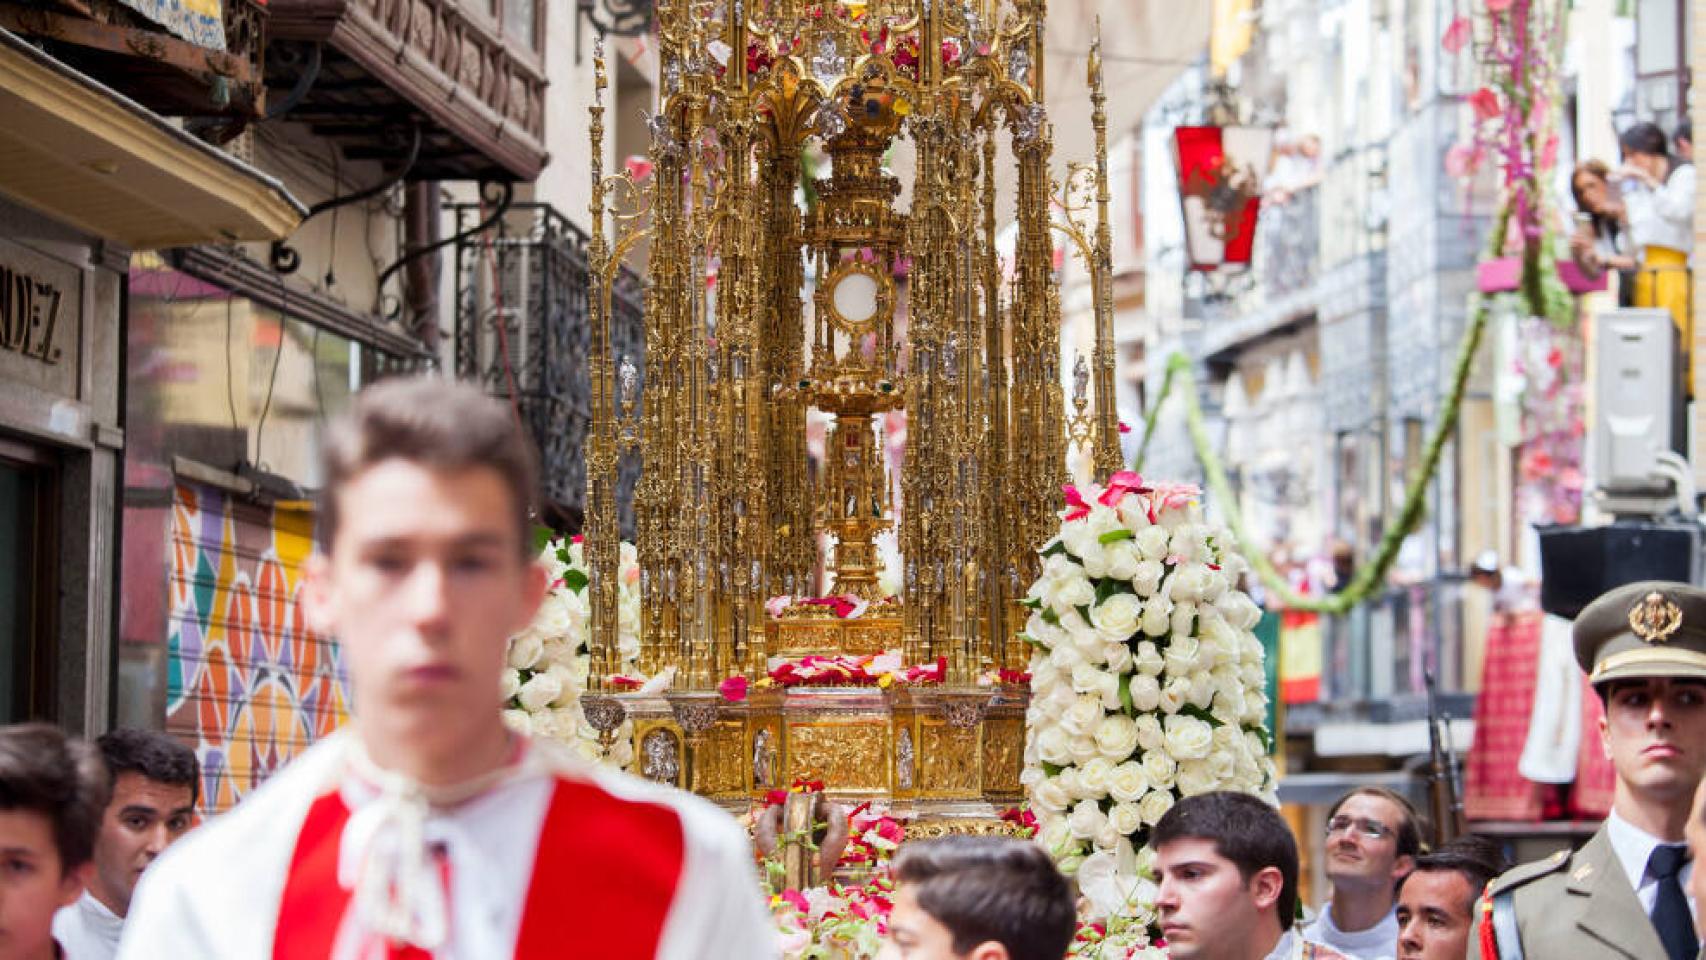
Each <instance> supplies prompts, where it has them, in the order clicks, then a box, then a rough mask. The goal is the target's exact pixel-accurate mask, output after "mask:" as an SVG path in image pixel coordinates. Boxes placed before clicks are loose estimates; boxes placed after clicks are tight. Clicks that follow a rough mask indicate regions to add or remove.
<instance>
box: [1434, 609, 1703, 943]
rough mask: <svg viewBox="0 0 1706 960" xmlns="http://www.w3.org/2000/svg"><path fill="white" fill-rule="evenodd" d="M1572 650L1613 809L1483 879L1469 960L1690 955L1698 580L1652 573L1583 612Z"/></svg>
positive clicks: (1698, 717)
mask: <svg viewBox="0 0 1706 960" xmlns="http://www.w3.org/2000/svg"><path fill="white" fill-rule="evenodd" d="M1574 640H1575V648H1576V660H1577V662H1578V663H1580V664H1581V666H1582V669H1583V670H1585V671H1586V672H1587V674H1588V679H1589V680H1590V681H1591V682H1592V683H1593V686H1594V689H1595V691H1596V692H1597V693H1598V694H1599V696H1600V699H1601V700H1602V701H1603V702H1604V703H1605V717H1604V718H1603V719H1602V720H1601V721H1600V730H1599V732H1600V738H1601V740H1602V741H1603V742H1604V744H1605V750H1606V753H1607V754H1608V755H1609V756H1610V757H1611V762H1612V765H1613V767H1615V768H1616V771H1617V786H1616V792H1615V794H1614V799H1613V802H1612V810H1611V815H1610V816H1609V817H1607V818H1606V821H1605V824H1604V825H1603V826H1601V827H1600V829H1599V831H1598V832H1597V833H1595V834H1594V835H1593V838H1592V839H1591V840H1589V841H1588V842H1587V844H1586V845H1585V846H1583V847H1582V848H1581V849H1580V850H1577V851H1576V852H1575V853H1573V854H1569V853H1564V852H1559V853H1557V854H1554V855H1553V856H1552V857H1550V858H1548V859H1546V860H1542V861H1540V862H1538V863H1530V864H1526V865H1524V866H1521V867H1517V868H1516V869H1515V870H1512V871H1510V872H1509V873H1506V874H1505V875H1504V876H1502V877H1500V878H1498V879H1497V880H1495V881H1493V882H1492V883H1490V884H1488V886H1487V891H1486V893H1485V895H1484V896H1483V897H1482V899H1481V902H1480V903H1479V904H1477V906H1476V910H1477V914H1478V916H1477V927H1478V929H1477V934H1478V935H1477V936H1476V937H1474V938H1472V939H1471V940H1470V945H1469V951H1468V955H1469V957H1470V958H1471V960H1480V958H1483V957H1485V958H1487V960H1492V958H1494V957H1498V958H1503V960H1513V958H1523V957H1527V958H1534V960H1541V958H1547V960H1549V958H1553V957H1568V958H1570V960H1611V958H1617V960H1695V958H1696V957H1697V956H1698V955H1699V953H1700V944H1699V941H1698V940H1697V938H1696V934H1695V932H1694V924H1693V919H1692V917H1693V911H1692V909H1691V906H1692V905H1691V904H1690V902H1689V899H1688V895H1687V893H1686V892H1685V891H1686V890H1687V889H1688V885H1689V881H1690V878H1691V874H1692V869H1693V866H1692V864H1690V863H1689V862H1688V848H1687V846H1686V845H1685V844H1684V842H1683V831H1684V827H1685V826H1686V825H1687V822H1688V818H1689V816H1690V814H1691V812H1692V811H1691V807H1692V805H1693V804H1692V800H1693V797H1694V789H1695V786H1696V785H1697V784H1698V783H1699V782H1700V778H1701V775H1702V773H1706V591H1703V590H1700V589H1698V588H1695V587H1691V586H1688V585H1686V584H1681V583H1667V582H1661V581H1648V582H1644V583H1633V584H1629V585H1627V586H1623V587H1619V588H1617V589H1615V590H1612V591H1610V592H1608V593H1606V594H1605V595H1603V596H1601V597H1600V598H1599V599H1597V600H1595V601H1594V602H1593V603H1591V604H1589V605H1588V607H1587V608H1586V609H1585V610H1583V611H1582V613H1581V615H1580V616H1579V617H1577V618H1576V623H1575V629H1574Z"/></svg>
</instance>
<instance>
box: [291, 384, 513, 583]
mask: <svg viewBox="0 0 1706 960" xmlns="http://www.w3.org/2000/svg"><path fill="white" fill-rule="evenodd" d="M323 459H324V467H325V487H324V488H323V489H322V490H321V492H320V524H321V527H320V531H321V533H320V539H321V543H322V544H324V545H325V546H326V547H327V548H328V549H330V547H331V544H332V538H333V537H335V536H336V535H337V532H338V520H339V507H338V492H339V491H340V490H341V489H342V488H343V486H344V485H345V484H346V483H348V482H349V481H350V480H351V479H352V478H354V477H355V476H356V475H358V474H360V473H361V472H362V471H363V470H366V469H367V468H369V467H372V466H374V465H376V464H379V463H381V462H383V461H385V460H391V459H400V460H407V461H409V462H411V463H417V464H420V465H421V466H424V467H430V468H433V469H438V470H463V469H468V468H472V467H487V468H490V469H492V470H495V471H497V473H498V475H499V476H501V477H502V478H503V482H504V485H505V486H506V487H508V488H509V492H510V496H511V498H512V499H513V500H514V501H515V503H514V511H515V512H514V521H515V529H516V533H517V542H518V545H519V547H520V549H521V550H522V551H523V553H527V554H531V552H532V550H533V536H532V523H533V520H532V515H533V505H534V500H535V497H536V495H537V490H538V487H539V468H538V461H537V458H536V457H535V455H534V452H533V442H532V441H531V440H530V439H529V438H528V437H527V435H526V434H525V433H523V432H522V429H521V424H520V422H519V421H518V420H517V419H516V414H515V411H514V410H512V409H511V408H510V407H508V406H505V405H504V404H503V403H502V402H500V401H498V400H495V399H493V398H491V397H488V396H486V395H485V394H484V393H482V392H480V390H479V389H477V388H476V387H474V386H472V385H470V384H466V383H460V382H457V381H454V380H446V379H443V378H439V377H404V378H398V379H394V380H386V381H383V382H381V383H378V384H376V385H374V386H371V387H368V388H367V389H365V390H363V391H362V392H361V394H360V395H359V396H358V397H356V401H355V405H354V406H353V407H351V408H350V410H349V412H347V413H345V414H344V415H343V416H341V417H339V418H338V419H337V420H336V421H335V422H333V424H332V426H331V428H330V429H329V430H327V432H326V447H325V453H324V458H323Z"/></svg>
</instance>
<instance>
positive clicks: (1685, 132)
mask: <svg viewBox="0 0 1706 960" xmlns="http://www.w3.org/2000/svg"><path fill="white" fill-rule="evenodd" d="M1670 140H1671V142H1672V143H1676V142H1677V141H1679V140H1687V141H1688V142H1689V143H1693V142H1694V121H1693V120H1690V119H1689V118H1687V117H1683V118H1682V121H1681V122H1680V123H1678V124H1677V125H1676V129H1675V130H1673V131H1671V135H1670Z"/></svg>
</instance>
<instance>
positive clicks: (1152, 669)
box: [1132, 640, 1167, 677]
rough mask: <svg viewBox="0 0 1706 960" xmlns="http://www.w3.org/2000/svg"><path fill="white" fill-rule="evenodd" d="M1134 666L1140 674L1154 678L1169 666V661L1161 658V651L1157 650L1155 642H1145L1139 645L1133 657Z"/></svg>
mask: <svg viewBox="0 0 1706 960" xmlns="http://www.w3.org/2000/svg"><path fill="white" fill-rule="evenodd" d="M1132 666H1133V667H1135V668H1136V669H1137V672H1138V673H1141V674H1145V675H1147V676H1151V677H1153V676H1155V675H1156V674H1158V673H1160V672H1161V670H1162V668H1163V667H1165V666H1167V661H1166V659H1165V658H1164V657H1162V656H1161V651H1160V650H1158V649H1156V646H1155V643H1154V641H1152V640H1145V641H1143V642H1142V643H1139V644H1138V645H1137V653H1136V655H1134V656H1133V657H1132Z"/></svg>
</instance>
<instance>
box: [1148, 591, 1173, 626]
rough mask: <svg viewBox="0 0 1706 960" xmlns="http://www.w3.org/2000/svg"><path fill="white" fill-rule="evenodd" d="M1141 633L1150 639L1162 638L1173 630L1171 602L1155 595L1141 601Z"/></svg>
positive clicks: (1159, 595)
mask: <svg viewBox="0 0 1706 960" xmlns="http://www.w3.org/2000/svg"><path fill="white" fill-rule="evenodd" d="M1142 626H1143V632H1144V633H1147V634H1149V635H1150V636H1152V637H1164V636H1166V635H1167V633H1168V631H1170V630H1172V629H1173V601H1172V600H1169V599H1168V598H1167V597H1165V596H1163V595H1161V594H1159V593H1158V594H1156V595H1155V596H1153V597H1150V598H1149V599H1148V600H1145V601H1143V622H1142Z"/></svg>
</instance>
